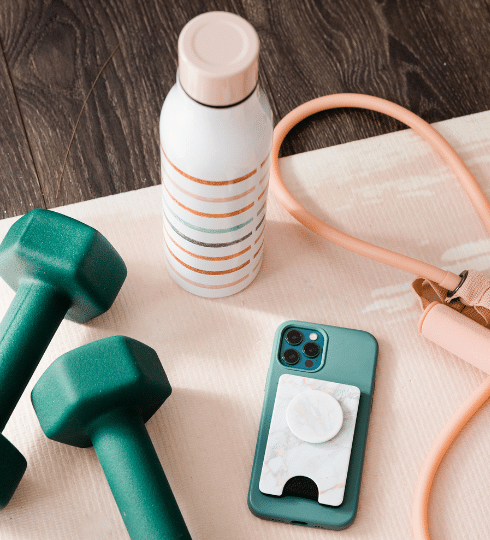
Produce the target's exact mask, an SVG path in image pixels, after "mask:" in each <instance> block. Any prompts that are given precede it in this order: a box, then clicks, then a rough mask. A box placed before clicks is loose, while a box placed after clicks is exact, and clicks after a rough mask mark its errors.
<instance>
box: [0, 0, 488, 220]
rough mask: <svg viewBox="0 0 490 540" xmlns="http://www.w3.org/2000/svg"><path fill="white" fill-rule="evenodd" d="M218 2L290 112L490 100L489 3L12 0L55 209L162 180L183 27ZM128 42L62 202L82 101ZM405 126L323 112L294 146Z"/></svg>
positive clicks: (9, 15) (20, 59)
mask: <svg viewBox="0 0 490 540" xmlns="http://www.w3.org/2000/svg"><path fill="white" fill-rule="evenodd" d="M211 10H225V11H232V12H235V13H238V14H239V15H242V16H243V17H245V18H247V19H248V20H249V21H250V22H251V23H252V24H253V25H254V27H255V28H256V29H257V31H258V33H259V36H260V40H261V63H260V69H261V73H260V83H261V84H262V86H263V87H264V88H265V90H266V92H267V93H268V95H269V97H270V100H271V103H272V106H273V109H274V114H275V120H276V121H277V120H278V119H279V118H282V117H283V116H284V115H285V114H286V113H287V112H289V111H290V110H291V109H292V108H294V107H295V106H297V105H299V104H300V103H303V102H304V101H307V100H309V99H313V98H315V97H318V96H321V95H325V94H331V93H336V92H360V93H366V94H371V95H377V96H380V97H383V98H386V99H389V100H392V101H394V102H396V103H399V104H401V105H403V106H405V107H408V108H409V109H411V110H412V111H414V112H415V113H417V114H419V115H421V116H422V117H423V118H425V119H426V120H428V121H429V122H433V121H438V120H443V119H448V118H452V117H456V116H461V115H465V114H470V113H474V112H479V111H482V110H486V109H488V108H490V73H489V71H488V69H487V64H488V52H487V50H486V48H487V39H486V36H488V35H489V31H490V9H489V5H488V2H484V1H483V0H469V1H466V2H464V4H463V3H460V2H453V1H452V0H429V1H424V2H422V1H421V0H418V1H415V0H414V1H412V2H404V1H402V0H398V1H397V0H349V1H341V2H339V1H338V0H323V1H320V0H302V1H300V0H287V1H283V0H273V1H272V2H269V1H266V0H250V1H240V0H213V1H211V2H204V1H202V0H201V1H196V2H192V3H188V4H185V3H181V2H178V1H177V0H170V1H167V2H165V1H163V0H146V1H145V2H135V1H133V0H117V1H116V0H38V1H37V2H32V1H30V0H2V2H1V4H0V39H1V40H2V42H3V45H4V51H5V57H6V60H7V63H8V68H9V71H10V74H11V78H12V82H13V85H14V88H15V93H16V96H17V99H18V102H19V106H20V110H21V113H22V117H23V121H24V124H25V127H26V132H27V137H28V142H29V145H30V147H31V148H32V152H33V156H34V161H35V166H36V169H37V171H38V173H39V180H40V182H41V185H42V188H43V191H44V193H45V197H46V204H47V206H48V207H53V206H59V205H61V204H67V203H72V202H77V201H81V200H87V199H91V198H96V197H101V196H104V195H110V194H112V193H119V192H122V191H128V190H131V189H138V188H140V187H145V186H149V185H153V184H157V183H159V174H158V170H159V152H158V119H159V113H160V109H161V105H162V103H163V100H164V98H165V95H166V93H167V92H168V91H169V89H170V88H171V86H172V85H173V84H174V81H175V72H176V67H177V39H178V35H179V33H180V30H181V29H182V27H183V26H184V25H185V23H186V22H187V21H188V20H189V19H191V18H192V17H194V16H196V15H198V14H199V13H202V12H204V11H211ZM117 43H120V45H121V49H120V51H118V52H117V53H116V55H115V57H114V59H113V60H112V62H111V63H110V64H109V66H108V67H107V68H106V70H105V71H104V73H103V74H102V77H101V78H100V80H99V81H98V83H97V86H96V87H95V89H94V92H93V95H92V96H91V97H90V99H89V101H88V103H87V107H86V110H85V111H84V113H83V116H82V118H81V122H80V125H79V127H78V131H77V135H76V137H75V140H74V144H73V146H72V149H71V151H70V156H69V158H68V162H67V168H66V171H65V177H64V179H63V184H62V189H61V192H60V196H59V197H58V199H55V192H56V186H57V183H58V175H59V172H60V169H61V164H62V161H63V157H64V153H65V151H66V147H67V145H68V142H69V140H70V137H71V133H72V130H73V127H74V123H75V120H76V118H77V115H78V113H79V110H80V107H81V105H82V103H83V101H84V98H85V96H86V94H87V92H88V91H89V89H90V87H91V85H92V83H93V81H94V79H95V77H96V76H97V73H98V71H99V69H100V66H101V65H102V64H103V63H104V62H105V60H106V59H107V58H108V57H109V55H110V53H111V52H112V50H113V49H114V47H115V46H116V44H117ZM0 76H3V75H0ZM402 127H403V125H401V124H399V123H398V122H396V121H394V120H391V119H389V118H386V117H383V116H382V115H378V114H376V113H368V112H362V111H346V110H337V111H331V112H325V113H320V114H318V115H316V116H315V118H313V119H310V120H307V121H305V122H302V123H301V124H300V125H299V126H297V127H296V128H295V129H294V130H293V132H292V133H291V135H290V136H289V137H288V138H287V139H286V141H285V143H284V146H283V155H288V154H291V153H295V152H303V151H307V150H312V149H315V148H320V147H323V146H329V145H333V144H339V143H342V142H347V141H350V140H356V139H360V138H364V137H369V136H374V135H378V134H380V133H386V132H390V131H393V130H396V129H400V128H402ZM26 189H27V191H28V192H30V191H29V190H30V188H29V187H28V186H26ZM18 209H19V212H20V211H24V207H23V206H21V205H20V204H19V206H18Z"/></svg>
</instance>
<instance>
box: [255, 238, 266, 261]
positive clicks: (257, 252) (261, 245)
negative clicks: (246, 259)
mask: <svg viewBox="0 0 490 540" xmlns="http://www.w3.org/2000/svg"><path fill="white" fill-rule="evenodd" d="M263 246H264V241H263V240H262V244H260V247H259V249H258V250H257V251H256V253H255V255H254V259H255V257H257V255H258V254H259V252H260V250H261V249H262V247H263Z"/></svg>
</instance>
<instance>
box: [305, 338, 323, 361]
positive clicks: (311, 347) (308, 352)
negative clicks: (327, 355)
mask: <svg viewBox="0 0 490 540" xmlns="http://www.w3.org/2000/svg"><path fill="white" fill-rule="evenodd" d="M303 352H304V354H305V356H307V357H308V358H316V357H317V356H318V355H319V354H320V347H319V346H318V345H317V344H316V343H313V342H311V341H309V342H308V343H305V346H304V347H303Z"/></svg>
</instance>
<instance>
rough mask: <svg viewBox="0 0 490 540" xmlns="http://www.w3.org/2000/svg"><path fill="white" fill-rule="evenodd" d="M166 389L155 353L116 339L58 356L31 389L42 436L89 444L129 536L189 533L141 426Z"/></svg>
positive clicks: (184, 536) (154, 538)
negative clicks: (102, 471) (100, 466)
mask: <svg viewBox="0 0 490 540" xmlns="http://www.w3.org/2000/svg"><path fill="white" fill-rule="evenodd" d="M171 392H172V388H171V386H170V383H169V382H168V379H167V376H166V375H165V371H164V369H163V367H162V364H161V363H160V360H159V359H158V356H157V353H156V352H155V351H154V350H153V349H152V348H150V347H148V346H147V345H143V343H140V342H139V341H136V340H134V339H130V338H126V337H122V336H115V337H109V338H106V339H101V340H99V341H95V342H93V343H90V344H88V345H84V346H82V347H79V348H78V349H75V350H73V351H70V352H69V353H66V354H64V355H63V356H60V358H58V359H57V360H55V361H54V362H53V363H52V364H51V365H50V366H49V367H48V369H47V370H46V371H45V372H44V373H43V375H42V376H41V378H40V379H39V381H38V382H37V384H36V386H35V387H34V389H33V391H32V404H33V405H34V410H35V411H36V414H37V416H38V419H39V423H40V424H41V428H42V429H43V431H44V433H45V434H46V435H47V436H48V437H49V438H50V439H53V440H55V441H59V442H62V443H65V444H69V445H72V446H78V447H80V448H85V447H87V446H92V445H93V446H94V448H95V452H96V453H97V456H98V458H99V461H100V463H101V465H102V469H103V470H104V473H105V476H106V478H107V481H108V483H109V486H110V488H111V490H112V493H113V495H114V498H115V500H116V503H117V506H118V507H119V511H120V512H121V516H122V518H123V520H124V523H125V525H126V528H127V530H128V533H129V536H130V537H131V539H132V540H189V539H190V538H191V537H190V535H189V532H188V530H187V527H186V525H185V522H184V519H183V517H182V514H181V513H180V510H179V507H178V505H177V502H176V500H175V498H174V496H173V493H172V490H171V489H170V485H169V483H168V481H167V478H166V477H165V473H164V472H163V468H162V465H161V463H160V461H159V459H158V456H157V454H156V452H155V449H154V447H153V444H152V442H151V439H150V437H149V435H148V432H147V431H146V427H145V422H146V421H147V420H149V419H150V418H151V417H152V416H153V414H154V413H155V412H156V411H157V410H158V409H159V408H160V406H161V405H162V404H163V402H164V401H165V400H166V399H167V397H168V396H169V395H170V393H171Z"/></svg>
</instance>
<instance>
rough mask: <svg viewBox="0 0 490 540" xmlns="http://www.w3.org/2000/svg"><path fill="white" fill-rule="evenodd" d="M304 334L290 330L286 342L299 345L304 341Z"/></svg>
mask: <svg viewBox="0 0 490 540" xmlns="http://www.w3.org/2000/svg"><path fill="white" fill-rule="evenodd" d="M303 337H304V336H303V334H302V333H301V332H300V331H299V330H289V332H288V333H287V334H286V341H287V342H288V343H289V345H299V344H300V343H301V342H302V341H303Z"/></svg>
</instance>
